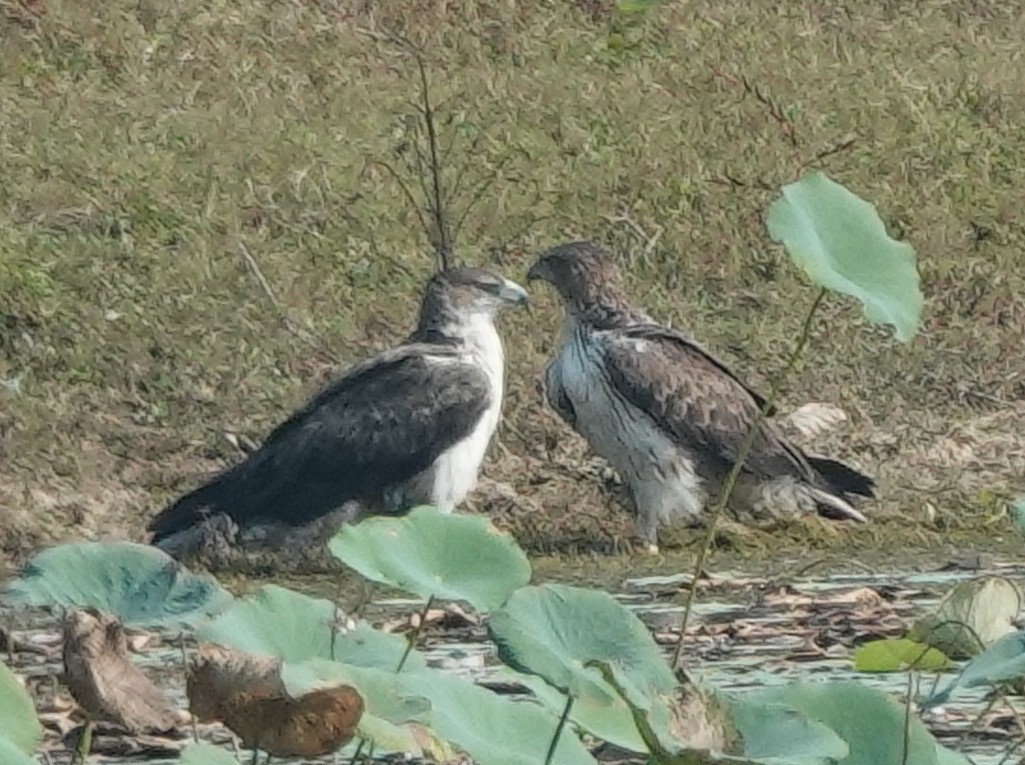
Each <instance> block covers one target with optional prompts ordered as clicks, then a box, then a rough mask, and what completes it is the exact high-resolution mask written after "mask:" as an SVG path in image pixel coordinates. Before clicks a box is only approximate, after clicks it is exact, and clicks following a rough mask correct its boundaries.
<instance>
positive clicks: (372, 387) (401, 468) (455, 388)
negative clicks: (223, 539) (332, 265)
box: [147, 266, 527, 557]
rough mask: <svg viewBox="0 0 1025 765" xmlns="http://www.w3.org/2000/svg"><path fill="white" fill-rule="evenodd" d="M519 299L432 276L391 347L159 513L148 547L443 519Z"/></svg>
mask: <svg viewBox="0 0 1025 765" xmlns="http://www.w3.org/2000/svg"><path fill="white" fill-rule="evenodd" d="M526 302H527V292H526V290H524V288H523V287H522V286H520V285H519V284H516V283H515V282H513V281H510V280H508V279H505V278H502V277H500V276H498V275H496V274H494V273H492V272H490V271H488V270H485V269H482V268H476V267H468V266H463V267H456V268H451V269H448V270H444V271H441V272H438V273H437V274H435V275H434V276H433V277H432V278H431V279H430V280H429V281H428V283H427V285H426V288H425V289H424V292H423V296H422V300H421V305H420V315H419V320H418V322H417V325H416V329H415V330H414V331H413V333H412V334H411V335H410V336H409V337H408V338H407V339H406V340H405V341H404V342H403V343H401V344H399V345H397V346H395V347H393V348H390V349H388V350H385V351H383V352H381V353H379V354H377V355H375V356H373V357H372V358H369V359H366V360H364V361H362V362H361V363H357V364H355V365H354V366H352V367H351V368H349V369H348V370H347V371H346V372H345V373H344V374H342V375H341V376H340V377H339V378H337V379H335V380H334V381H333V382H331V383H330V384H329V385H328V386H327V387H325V388H324V389H323V390H322V391H321V392H319V393H318V394H316V395H315V396H314V397H313V398H312V399H311V400H310V401H309V402H308V403H307V404H306V405H305V406H303V407H302V408H301V409H299V410H298V411H297V412H295V413H294V414H293V415H292V416H291V417H289V418H288V419H287V420H285V421H284V422H283V423H281V424H280V425H278V426H277V427H276V428H275V429H274V430H273V431H272V432H271V433H270V435H268V436H267V438H266V440H264V442H263V443H262V445H260V447H259V448H258V449H256V450H255V451H253V452H252V453H250V454H249V455H248V456H247V458H246V459H245V460H244V461H243V462H240V463H238V464H236V465H234V466H232V467H230V468H228V469H226V470H224V471H222V472H221V473H220V474H218V475H216V476H215V477H214V478H212V479H211V480H209V481H208V482H207V483H205V484H203V485H202V486H200V487H199V488H197V489H195V490H194V491H191V492H189V493H188V494H186V495H185V496H183V497H181V498H180V499H178V500H177V501H175V502H174V503H173V504H171V505H170V506H168V507H167V508H165V509H164V510H162V511H161V512H160V513H159V514H157V515H156V516H155V517H154V518H153V519H152V520H151V521H150V523H149V525H148V527H147V530H148V531H151V532H152V537H151V539H150V543H151V544H154V545H156V546H157V547H160V548H162V549H164V550H165V551H166V552H168V553H170V554H171V555H176V556H177V557H180V555H181V553H182V551H183V550H184V549H185V547H186V546H194V545H195V544H196V542H195V540H194V539H193V538H190V537H189V532H190V531H192V532H194V531H195V528H194V527H196V526H197V525H200V524H203V523H204V522H210V523H213V528H219V529H220V530H221V531H222V533H229V534H231V535H235V534H237V533H238V532H239V531H240V530H241V531H242V532H245V530H246V529H252V528H263V529H266V528H267V527H270V528H275V527H278V528H280V527H284V528H285V530H286V531H287V530H289V529H295V528H299V527H308V526H309V525H310V524H314V522H320V521H323V520H325V519H326V518H336V517H337V518H340V520H339V524H340V523H341V522H344V521H345V520H350V521H351V520H358V519H359V518H360V517H362V516H364V515H366V514H370V513H375V512H384V513H389V514H399V513H402V512H403V511H405V510H408V509H410V508H412V507H414V506H416V505H422V504H429V505H433V506H434V507H436V508H437V509H439V510H440V511H442V512H446V513H447V512H451V511H452V510H453V509H454V508H455V507H457V506H458V505H459V504H460V503H462V502H463V500H464V499H465V498H466V497H467V495H468V494H469V493H470V492H472V491H473V490H474V488H475V487H476V484H477V479H478V475H479V471H480V468H481V464H482V462H483V460H484V456H485V453H486V451H487V448H488V446H489V443H490V441H491V437H492V435H493V434H494V432H495V429H496V427H497V426H498V421H499V417H500V415H501V410H502V399H503V395H504V385H505V352H504V349H503V346H502V340H501V338H500V337H499V334H498V330H497V328H496V319H497V317H498V315H499V313H500V312H501V311H502V310H503V309H504V308H506V307H512V306H521V305H524V304H526ZM243 536H244V534H243Z"/></svg>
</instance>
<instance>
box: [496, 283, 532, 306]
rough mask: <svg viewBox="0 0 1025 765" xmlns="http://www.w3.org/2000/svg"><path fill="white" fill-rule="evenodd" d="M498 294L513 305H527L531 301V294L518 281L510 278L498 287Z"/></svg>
mask: <svg viewBox="0 0 1025 765" xmlns="http://www.w3.org/2000/svg"><path fill="white" fill-rule="evenodd" d="M498 296H499V297H500V298H502V300H504V301H505V302H507V303H512V304H513V305H527V303H529V302H530V295H528V294H527V291H526V290H525V289H523V287H521V286H520V285H518V284H517V283H516V282H514V281H511V280H509V279H506V280H505V283H504V284H502V286H501V287H499V288H498Z"/></svg>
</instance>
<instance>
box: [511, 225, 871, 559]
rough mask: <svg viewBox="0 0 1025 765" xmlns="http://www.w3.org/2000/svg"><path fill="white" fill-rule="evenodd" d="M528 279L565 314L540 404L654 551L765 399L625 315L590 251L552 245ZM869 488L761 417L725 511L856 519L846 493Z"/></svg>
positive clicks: (716, 364)
mask: <svg viewBox="0 0 1025 765" xmlns="http://www.w3.org/2000/svg"><path fill="white" fill-rule="evenodd" d="M528 278H530V279H532V280H533V279H542V280H544V281H548V282H550V283H551V284H552V285H553V286H554V287H555V289H556V290H557V291H558V293H559V296H560V297H561V299H562V302H563V304H564V306H565V308H566V321H565V326H564V331H563V340H562V348H561V350H560V352H559V354H558V356H557V357H556V358H555V359H554V360H553V361H552V363H551V364H550V365H549V366H548V368H547V370H546V373H545V392H546V397H547V400H548V402H549V403H550V405H551V406H552V407H553V408H554V409H555V410H556V411H557V412H558V413H559V414H560V416H561V417H562V418H563V419H564V420H565V421H566V422H567V423H568V424H570V425H571V426H572V427H573V428H574V429H575V430H576V431H577V432H578V433H580V434H581V435H582V436H584V438H586V439H587V441H588V442H589V443H590V445H591V447H592V448H593V449H594V450H595V451H596V452H597V453H598V454H599V455H601V456H602V457H604V458H605V459H607V460H609V461H610V462H611V463H612V465H613V466H614V467H615V468H616V469H617V471H618V472H620V474H621V475H622V477H623V479H624V480H625V481H626V482H627V483H628V484H629V485H630V489H631V492H632V494H633V498H634V501H635V504H636V505H637V509H638V513H639V535H640V537H641V538H642V539H643V540H644V541H645V542H646V543H648V544H649V545H652V546H654V544H655V539H656V529H657V526H658V523H659V522H664V523H668V522H671V521H673V520H676V519H684V520H686V521H688V522H691V523H700V522H701V520H702V516H703V513H704V511H705V509H706V505H707V503H708V501H709V500H710V499H712V500H714V499H715V498H716V497H717V496H718V494H719V489H720V488H721V484H722V481H723V479H724V478H725V476H726V474H727V473H728V472H729V470H730V469H731V468H732V466H733V464H734V462H735V461H736V459H737V457H738V454H739V452H740V449H741V445H742V443H743V442H744V440H745V438H746V437H747V434H748V432H749V431H750V429H751V427H752V426H753V424H754V422H755V419H756V418H757V416H758V412H759V409H761V408H764V407H765V405H766V402H765V400H764V399H763V398H762V397H761V396H760V395H758V393H757V392H756V391H754V390H753V389H751V388H750V387H749V386H747V385H746V384H745V383H744V382H743V381H741V380H740V379H739V378H738V377H737V375H736V374H734V373H733V372H732V371H731V370H730V369H729V368H728V367H727V366H726V365H725V364H723V363H722V362H721V361H720V360H718V359H716V358H715V357H714V356H712V355H711V354H710V353H709V352H708V351H706V350H705V349H703V348H702V347H701V346H700V345H698V344H697V343H696V342H695V341H694V340H693V339H692V338H690V337H687V336H686V335H684V334H683V333H681V332H679V331H676V330H673V329H670V328H668V327H665V326H662V325H660V324H658V323H657V322H656V321H655V320H654V319H653V318H652V317H651V316H649V315H648V314H647V313H646V312H644V311H643V310H641V309H639V308H636V307H635V306H634V305H633V304H632V303H631V302H630V300H629V299H628V297H627V296H626V293H625V292H624V291H623V289H622V286H621V278H620V275H619V273H618V270H617V269H616V267H615V265H614V263H613V261H612V258H611V256H609V254H608V253H606V252H604V251H603V250H601V249H600V248H599V247H597V246H596V245H594V244H591V243H589V242H571V243H568V244H563V245H560V246H558V247H555V248H553V249H552V250H549V251H548V252H547V253H545V254H544V255H543V256H542V257H541V258H539V259H538V261H537V262H536V263H535V264H534V266H533V267H532V268H531V270H530V273H529V276H528ZM768 414H772V413H771V412H769V413H768ZM872 486H873V482H872V480H871V479H870V478H868V477H867V476H864V475H862V474H861V473H858V472H857V471H855V470H853V469H851V468H849V467H847V466H846V465H843V464H842V463H839V462H836V461H834V460H829V459H825V458H820V457H812V456H808V455H806V454H804V453H803V452H802V451H801V449H800V448H798V447H797V446H796V445H794V444H793V443H791V442H790V441H789V440H788V439H787V438H786V437H785V435H784V434H783V433H782V432H781V431H780V429H779V428H778V427H777V426H776V425H775V423H773V422H772V421H771V420H766V421H765V422H764V423H763V424H762V425H761V427H760V429H759V431H758V433H757V435H756V437H755V441H754V445H753V448H752V450H751V452H750V454H749V456H748V458H747V461H746V462H745V464H744V468H743V470H742V472H741V480H740V481H739V482H738V487H737V490H736V493H735V499H734V502H733V503H732V504H731V509H732V510H734V512H735V513H736V514H737V515H738V516H740V517H744V516H750V517H765V516H773V515H779V514H786V515H800V514H805V513H809V512H816V511H817V512H820V513H821V514H823V515H826V516H829V517H837V518H847V519H852V520H858V521H864V520H865V518H864V516H863V515H862V514H861V513H860V512H858V511H857V510H856V509H855V508H854V507H853V506H852V505H851V504H850V498H851V495H863V496H872Z"/></svg>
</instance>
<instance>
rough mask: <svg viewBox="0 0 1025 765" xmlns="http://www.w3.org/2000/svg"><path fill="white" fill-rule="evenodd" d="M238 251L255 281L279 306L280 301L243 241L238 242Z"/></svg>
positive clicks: (275, 305) (279, 306) (278, 306)
mask: <svg viewBox="0 0 1025 765" xmlns="http://www.w3.org/2000/svg"><path fill="white" fill-rule="evenodd" d="M238 248H239V251H240V252H241V253H242V257H243V259H245V261H246V266H248V267H249V271H250V272H251V273H252V274H253V276H255V277H256V281H257V282H259V284H260V287H261V288H263V291H264V292H265V293H266V294H267V297H269V298H270V302H272V303H273V304H274V307H275V308H281V303H279V302H278V298H277V296H275V294H274V290H272V289H271V288H270V284H269V283H268V282H267V278H266V277H265V276H264V275H263V271H261V270H260V266H259V265H258V264H257V262H256V258H254V257H253V253H251V252H250V251H249V248H248V247H246V243H245V242H239V243H238Z"/></svg>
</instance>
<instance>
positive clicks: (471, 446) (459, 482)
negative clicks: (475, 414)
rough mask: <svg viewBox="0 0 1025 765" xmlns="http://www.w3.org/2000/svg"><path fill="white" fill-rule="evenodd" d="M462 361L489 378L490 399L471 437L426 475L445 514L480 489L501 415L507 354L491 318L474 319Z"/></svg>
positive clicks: (432, 494)
mask: <svg viewBox="0 0 1025 765" xmlns="http://www.w3.org/2000/svg"><path fill="white" fill-rule="evenodd" d="M462 360H463V361H464V362H469V363H471V364H473V365H474V366H476V367H479V368H480V369H481V370H482V371H483V372H484V373H485V374H486V375H487V378H488V383H489V387H490V391H489V397H490V398H489V401H488V408H487V410H486V411H485V412H484V414H483V415H482V416H481V418H480V421H479V422H478V423H477V425H476V427H475V428H474V429H473V431H472V432H471V433H470V435H468V436H467V437H466V438H464V439H463V440H462V441H460V442H458V443H457V444H455V445H454V446H452V447H451V448H450V449H448V450H447V451H446V452H444V453H443V454H442V455H441V456H440V457H438V459H436V460H435V461H434V464H433V465H432V466H431V468H430V469H429V470H427V471H426V473H425V475H424V478H426V479H427V480H428V481H429V482H430V486H429V487H428V494H429V497H430V499H429V501H430V504H432V505H434V506H435V507H436V508H437V509H438V510H440V511H441V512H445V513H450V512H452V510H454V509H455V508H456V507H457V506H458V505H460V504H461V503H462V502H463V500H465V499H466V497H467V496H468V495H469V494H470V492H472V491H473V490H474V489H475V488H476V487H477V477H478V474H479V472H480V468H481V465H482V464H483V462H484V456H485V455H486V454H487V450H488V445H489V444H490V443H491V437H492V436H493V435H494V433H495V429H496V428H497V427H498V420H499V418H500V417H501V414H502V396H503V394H504V387H505V354H504V352H503V350H502V340H501V338H500V337H499V335H498V330H497V329H496V328H495V325H494V322H493V321H492V320H491V319H490V318H489V317H486V316H474V317H473V318H472V319H471V320H470V324H469V326H468V327H467V332H466V335H465V351H464V353H463V356H462Z"/></svg>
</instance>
